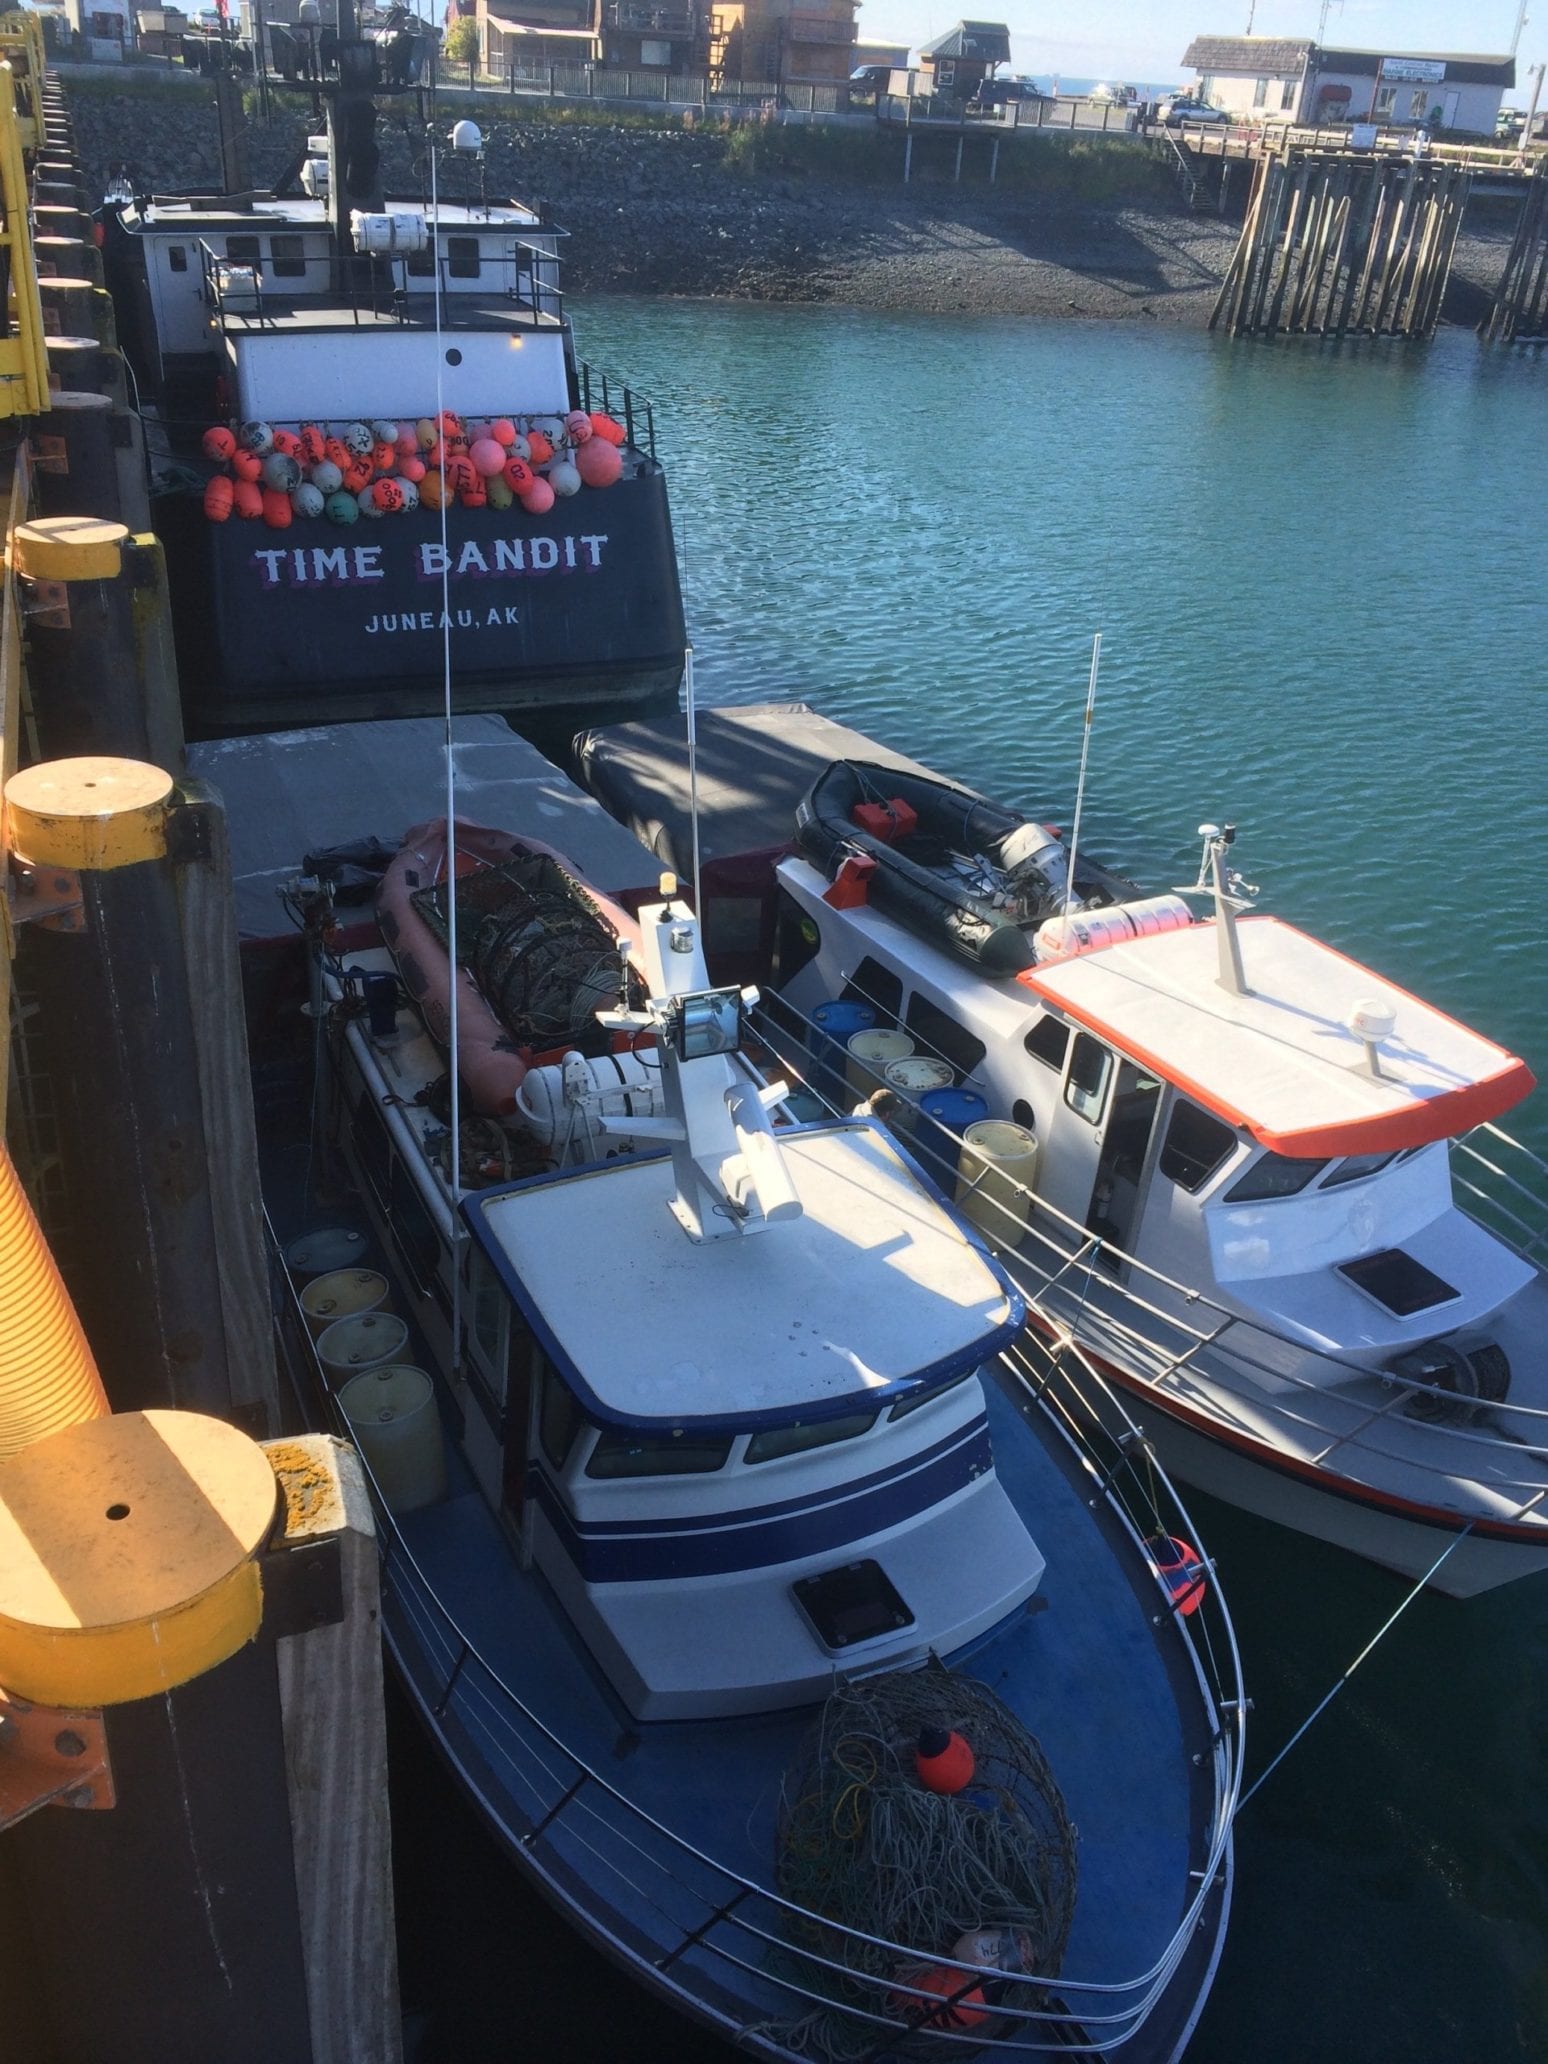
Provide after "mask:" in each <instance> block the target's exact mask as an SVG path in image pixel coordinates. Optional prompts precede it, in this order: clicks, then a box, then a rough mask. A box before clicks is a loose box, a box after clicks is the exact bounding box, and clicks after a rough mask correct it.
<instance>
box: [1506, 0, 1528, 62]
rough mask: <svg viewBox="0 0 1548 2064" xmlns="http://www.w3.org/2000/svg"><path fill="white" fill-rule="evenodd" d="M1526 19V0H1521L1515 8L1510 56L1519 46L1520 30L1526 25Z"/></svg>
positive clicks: (1513, 54)
mask: <svg viewBox="0 0 1548 2064" xmlns="http://www.w3.org/2000/svg"><path fill="white" fill-rule="evenodd" d="M1527 20H1528V16H1527V0H1521V5H1520V6H1519V7H1518V8H1517V9H1516V32H1515V34H1514V35H1513V36H1512V37H1511V39H1510V54H1511V56H1512V57H1514V56H1515V54H1516V52H1517V51H1518V50H1519V49H1520V48H1521V31H1522V30H1523V29H1524V28H1525V27H1526V25H1527Z"/></svg>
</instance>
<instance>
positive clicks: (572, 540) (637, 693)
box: [104, 46, 685, 740]
mask: <svg viewBox="0 0 1548 2064" xmlns="http://www.w3.org/2000/svg"><path fill="white" fill-rule="evenodd" d="M363 47H364V48H366V49H367V50H368V51H369V46H363ZM353 106H354V108H356V109H359V108H362V107H363V108H364V109H365V111H366V118H367V119H368V120H369V119H370V118H371V116H372V112H373V111H372V109H371V106H370V103H369V101H357V102H355V103H354V104H353ZM459 128H461V129H464V130H472V125H471V124H463V125H459ZM476 137H477V132H476V131H473V139H474V140H475V141H476ZM468 141H469V139H468V138H467V137H464V138H463V143H464V144H466V143H467V142H468ZM326 145H327V139H325V138H315V139H313V147H314V148H315V149H317V150H319V151H321V150H324V149H326ZM427 149H429V150H431V151H438V150H439V146H438V145H437V144H435V143H434V142H432V143H431V144H429V145H427ZM338 156H339V154H338V153H337V151H335V153H334V158H335V159H336V160H337V159H338ZM438 163H439V171H440V179H439V182H438V183H437V185H436V187H435V189H434V190H433V191H424V190H422V191H420V192H419V193H417V194H414V195H412V196H408V197H395V198H392V199H391V200H388V199H385V198H383V197H382V196H381V195H380V193H379V192H375V193H371V192H367V193H366V194H365V195H364V196H363V198H352V197H351V194H350V193H349V192H348V190H347V189H346V187H345V181H346V180H347V177H348V172H349V166H348V162H347V161H346V162H343V163H342V169H341V168H340V165H339V164H335V166H334V167H333V169H330V164H329V159H328V158H327V157H323V156H319V157H318V158H316V159H315V160H314V161H313V168H312V177H311V181H310V184H311V185H312V187H313V188H314V189H315V191H314V192H311V193H308V192H305V191H302V190H300V189H299V188H297V189H296V190H294V191H286V192H276V193H273V194H262V193H248V194H236V195H233V194H167V195H158V194H145V195H138V196H136V197H134V198H132V199H129V200H126V201H121V202H118V203H115V204H112V205H110V206H109V207H108V208H107V209H106V210H105V216H104V220H105V233H106V244H105V249H104V264H105V268H106V277H107V280H108V284H109V286H110V287H111V289H112V290H113V293H114V298H115V305H116V308H117V311H118V322H119V330H120V335H121V338H122V342H123V347H124V350H125V353H126V356H127V357H128V359H129V361H130V363H131V364H132V366H133V367H134V370H135V376H136V380H137V383H138V387H139V392H140V394H141V396H142V399H143V401H144V402H145V404H146V405H147V407H148V409H149V410H150V411H151V412H152V414H153V415H154V416H155V417H156V418H157V419H158V421H157V423H156V425H155V426H154V428H153V441H154V440H156V439H159V440H160V448H159V450H158V451H157V452H156V462H157V465H158V467H159V478H160V485H161V487H162V488H163V489H164V492H162V493H161V494H160V495H159V496H158V499H157V502H156V507H155V519H156V529H157V532H158V535H160V536H161V537H162V539H163V540H164V542H165V545H166V549H167V555H168V574H169V580H170V584H171V589H172V599H173V605H174V617H175V623H176V629H177V639H178V669H179V675H180V679H181V682H182V688H183V698H184V709H185V720H186V723H187V726H188V730H189V732H190V735H193V736H211V735H216V734H219V733H223V732H237V731H255V730H260V729H268V728H276V727H283V726H287V725H293V724H296V723H320V722H332V721H335V720H348V719H353V718H361V717H366V718H374V717H381V716H412V715H420V714H426V713H430V712H434V711H438V710H439V709H440V708H441V706H442V701H443V696H444V694H445V679H444V677H445V672H446V668H447V665H448V662H449V664H450V668H451V671H452V675H453V680H454V684H455V685H454V690H453V693H454V699H455V702H456V706H457V707H458V708H460V709H466V710H492V711H497V712H499V713H501V714H503V715H505V716H507V717H508V718H509V719H510V720H511V721H512V722H513V723H516V724H517V725H519V726H521V727H523V728H525V729H527V730H528V731H531V732H534V733H537V732H542V733H544V734H545V735H548V736H551V737H552V738H554V739H556V740H557V739H560V738H562V737H564V736H566V735H567V734H568V731H569V730H571V729H573V727H574V724H575V723H576V722H581V721H595V720H597V719H599V718H606V717H608V716H615V717H616V716H626V715H631V714H635V715H638V714H643V713H646V712H649V711H653V710H663V709H671V708H675V706H676V698H677V686H678V681H679V678H680V676H681V672H682V658H683V647H684V642H685V635H684V628H683V613H682V600H681V595H680V592H679V587H678V578H677V566H676V557H675V548H674V544H673V537H672V525H671V516H670V512H669V508H668V503H667V490H666V478H665V474H664V472H663V469H662V467H661V465H660V463H659V461H658V459H657V457H656V449H655V418H654V412H653V410H652V409H651V407H650V405H649V404H648V403H647V402H645V401H644V400H643V399H642V398H641V397H639V396H638V395H636V394H635V393H634V392H633V390H632V389H630V388H629V387H627V386H626V385H624V384H622V383H619V382H617V381H615V380H611V379H609V378H606V377H605V376H603V375H601V374H599V373H596V372H594V371H593V369H592V368H591V367H590V366H589V365H587V364H585V363H584V362H583V361H582V360H580V359H579V358H578V357H577V355H576V351H575V344H574V338H573V335H572V332H571V328H570V321H569V316H568V313H567V311H566V308H565V304H564V297H563V293H562V290H561V287H560V262H561V256H560V254H561V244H562V239H563V232H562V231H561V230H559V229H558V228H556V227H555V225H554V224H553V223H552V222H550V221H548V220H547V219H546V218H545V217H544V216H543V215H542V214H541V213H540V212H539V211H538V210H536V209H534V208H531V207H528V206H526V205H524V204H522V203H520V202H518V201H499V200H491V199H490V198H489V197H488V196H487V195H486V194H485V193H484V192H482V191H481V190H476V188H475V182H476V181H477V179H478V174H479V172H480V171H481V169H482V166H481V161H477V160H475V159H473V158H470V156H469V155H468V153H467V151H466V150H463V149H460V148H459V149H457V150H452V151H448V152H447V153H446V156H445V159H444V161H440V160H438ZM334 180H337V181H338V182H339V184H338V186H337V187H334V188H333V189H332V191H331V192H330V183H331V182H333V181H334ZM442 418H446V419H447V422H448V425H449V426H450V427H451V429H452V434H451V435H449V436H448V438H447V439H446V447H447V451H448V452H450V450H451V448H452V447H453V446H458V455H457V456H456V457H455V458H454V459H452V461H451V463H452V465H453V467H454V468H455V467H458V466H460V465H461V464H463V463H465V451H464V448H463V447H462V446H460V445H459V443H458V439H459V435H460V432H461V429H462V428H463V426H468V425H477V424H478V423H480V422H482V423H484V424H485V425H487V424H489V423H491V422H493V423H494V424H496V425H497V426H498V425H503V426H505V429H506V430H507V431H508V432H509V435H508V437H506V440H505V452H504V456H505V457H507V458H509V457H516V456H518V455H521V454H523V453H525V452H526V448H527V439H526V436H525V433H527V432H530V431H531V430H532V429H533V428H534V427H535V426H536V425H539V424H541V425H546V426H548V435H547V436H546V437H545V440H544V443H545V446H547V445H553V446H555V447H556V448H557V457H558V460H559V461H560V467H561V468H568V470H559V469H556V468H550V471H549V474H548V478H549V479H550V480H552V481H553V482H555V483H556V487H555V491H553V492H550V491H549V490H548V488H547V487H546V486H544V487H542V488H540V489H539V491H538V493H537V496H536V501H537V502H538V503H544V504H546V506H543V507H534V508H530V509H529V508H528V507H527V506H526V502H525V501H524V500H523V498H522V495H521V494H520V493H517V492H513V491H510V490H508V489H507V487H506V486H505V485H504V484H503V480H502V484H500V485H497V486H496V487H494V488H493V489H491V490H489V492H488V493H487V495H486V492H485V486H484V484H483V481H482V476H479V475H476V474H475V473H473V472H471V471H470V472H469V475H468V479H467V481H466V483H465V488H464V490H462V491H459V490H458V489H457V486H456V480H457V478H458V477H459V476H458V475H457V473H456V472H455V471H454V472H453V476H452V478H453V485H452V487H451V488H450V489H448V490H447V491H446V492H445V494H444V506H441V507H438V506H432V502H431V497H430V493H429V488H428V487H427V488H425V490H424V493H423V498H421V493H420V486H419V483H420V482H422V481H423V479H424V474H425V471H426V461H430V460H431V459H432V441H431V439H430V438H428V437H427V438H426V439H425V440H424V441H423V443H422V444H421V445H420V446H419V447H418V449H417V450H416V446H415V441H414V439H413V431H414V427H415V425H416V424H427V425H434V426H435V427H436V429H437V431H439V426H440V421H441V419H442ZM566 419H572V433H571V434H582V433H584V434H585V435H586V436H589V435H590V426H591V423H592V422H593V421H594V420H597V421H601V422H603V423H604V424H606V425H611V426H613V427H612V428H610V429H609V430H608V432H607V434H608V436H609V437H613V436H614V435H615V434H616V439H617V445H616V448H617V451H618V455H619V465H618V468H617V472H616V477H612V478H609V479H607V480H606V481H605V482H604V483H603V484H602V485H601V486H600V487H598V486H590V485H584V484H583V483H582V481H581V480H580V479H579V478H578V477H572V476H573V471H574V469H573V468H569V467H568V462H569V458H570V453H569V451H568V450H566V448H565V442H564V440H565V435H566V433H565V431H564V428H563V425H564V424H565V422H566ZM575 421H578V424H579V428H578V429H576V428H574V427H573V424H574V422H575ZM228 422H229V423H230V424H231V425H232V426H233V427H234V430H235V432H236V433H237V439H238V440H240V439H242V438H245V437H246V436H247V434H248V433H252V438H251V450H252V453H253V455H254V458H255V464H254V466H253V468H252V469H251V474H244V475H242V476H241V477H240V478H239V480H238V483H237V484H238V485H239V486H240V484H241V479H242V478H251V479H253V480H254V491H253V497H251V498H249V499H248V501H246V502H244V501H243V499H242V498H241V496H240V495H238V496H237V498H236V503H235V510H234V513H233V511H232V501H231V499H230V497H229V495H228V494H226V493H224V492H222V493H221V494H220V495H218V496H217V497H216V498H215V500H214V501H213V503H212V502H211V501H210V499H209V483H210V482H211V481H212V480H216V481H219V480H224V478H225V475H224V473H223V471H222V467H223V466H224V464H225V463H226V455H224V454H223V453H222V451H221V449H220V448H219V446H218V444H217V446H216V447H211V446H210V445H209V444H208V443H207V442H205V441H204V433H205V432H206V430H207V429H210V428H211V427H212V426H213V427H214V429H215V430H217V431H220V430H222V429H223V428H224V426H225V424H227V423H228ZM361 426H364V427H365V429H366V432H367V447H366V451H365V452H364V453H363V454H362V453H353V452H351V453H344V452H334V451H333V450H332V441H334V440H336V439H338V438H340V437H344V438H348V437H350V436H352V435H353V434H354V433H355V432H356V431H358V430H359V429H360V428H361ZM308 427H310V428H312V429H314V430H315V431H316V432H317V433H318V437H319V444H318V449H317V451H316V453H315V455H313V454H311V453H310V451H309V450H308V451H305V452H303V453H302V458H303V459H308V458H312V459H314V463H312V464H308V465H306V466H305V468H304V474H305V477H304V480H303V478H302V473H301V472H299V471H298V472H297V474H296V480H297V481H298V482H301V486H300V491H299V492H297V490H296V488H295V486H291V487H289V488H285V489H283V490H281V489H275V490H271V497H272V498H265V499H263V501H262V504H261V507H260V505H259V502H258V500H257V499H256V497H257V495H258V493H259V489H260V485H261V483H262V482H266V481H267V480H268V478H269V475H268V474H267V473H264V474H263V475H258V471H257V464H256V460H257V459H259V458H265V457H267V456H268V455H269V454H271V452H272V451H273V450H274V449H275V447H274V445H273V442H272V440H273V439H274V438H275V436H276V435H277V436H278V438H279V444H280V446H282V447H284V448H283V449H279V451H278V458H279V460H280V461H281V462H283V461H284V460H285V459H286V458H287V456H289V455H290V447H291V446H292V445H294V444H295V443H296V442H297V439H298V437H299V436H300V435H301V433H304V432H305V431H306V430H307V429H308ZM384 428H385V429H390V430H392V431H393V433H394V439H396V438H397V437H398V435H399V433H400V432H406V433H408V440H409V441H408V445H407V451H408V454H409V457H410V463H409V464H407V465H406V466H402V465H401V464H400V466H399V467H398V468H397V469H396V470H395V469H394V466H393V463H392V452H391V448H390V446H391V442H392V440H389V449H388V454H387V459H386V460H385V461H383V460H382V459H381V458H380V456H378V457H377V460H376V464H375V467H374V469H373V465H372V459H371V452H372V451H373V449H374V450H376V451H377V452H378V454H379V452H380V443H379V442H378V444H377V445H376V446H375V447H373V446H372V445H371V443H370V439H371V436H372V434H373V430H374V434H375V436H376V437H377V439H378V440H380V437H381V432H382V430H383V429H384ZM266 438H267V439H268V440H269V441H268V442H266V441H265V439H266ZM518 439H520V440H521V441H520V442H518V441H517V440H518ZM234 441H235V440H234ZM325 444H326V445H327V446H328V455H327V456H325V454H324V445H325ZM247 450H248V445H247V444H246V443H242V442H238V459H239V461H240V459H241V458H242V457H243V456H245V454H246V452H247ZM434 453H435V457H434V461H433V463H431V464H430V467H429V470H430V471H431V472H432V474H438V473H439V469H440V465H441V459H442V453H441V446H440V442H439V439H437V441H436V442H435V444H434ZM550 456H554V454H550ZM362 457H363V459H364V464H365V471H364V474H363V476H362V481H363V486H364V487H369V486H370V485H372V484H373V483H374V482H375V481H376V480H378V479H380V478H383V477H384V476H386V477H391V478H393V479H394V480H396V481H397V483H398V490H399V491H398V492H397V493H396V494H392V493H386V492H384V494H383V495H382V497H381V499H382V502H383V504H384V506H383V507H381V508H378V506H377V503H376V502H375V501H373V500H370V499H369V498H367V499H365V500H358V498H357V502H358V511H359V512H360V513H361V516H362V520H360V521H359V522H356V520H355V517H354V516H353V515H352V514H351V512H350V511H349V510H348V509H345V508H343V507H342V504H341V503H340V500H339V497H338V495H337V492H336V488H337V484H338V483H337V482H336V481H334V480H333V474H332V473H328V472H327V470H326V469H327V468H329V467H333V472H334V473H338V472H341V471H342V472H343V473H344V474H345V477H346V478H347V479H348V480H350V481H353V479H354V477H355V476H354V475H353V473H350V472H349V471H348V469H349V467H350V465H351V463H352V460H353V459H354V458H362ZM335 459H340V460H342V462H343V463H342V466H335V465H334V460H335ZM523 463H525V460H523ZM540 463H546V461H544V462H540ZM606 470H607V471H609V472H611V468H608V469H606ZM532 471H533V472H535V471H537V464H536V463H535V464H534V466H533V469H532ZM275 477H276V478H277V479H288V478H289V475H288V474H286V473H285V472H284V471H283V466H282V472H281V474H280V475H276V476H275ZM514 477H515V479H516V480H517V482H518V484H519V483H520V481H521V480H522V478H523V477H524V476H523V475H522V474H521V473H520V472H518V473H517V474H516V475H515V476H514ZM599 477H600V475H599ZM525 478H526V480H527V481H528V483H529V484H530V481H531V478H532V473H531V472H529V473H527V474H526V475H525ZM314 479H318V480H323V481H324V485H325V486H327V487H328V492H327V493H326V494H325V493H323V492H321V491H319V492H318V493H317V494H316V497H315V504H314V503H313V501H312V499H311V498H310V484H311V482H312V481H313V480H314ZM405 481H407V482H408V483H409V487H408V488H407V489H406V488H405V487H404V485H403V483H404V482H405ZM434 484H435V482H434V480H432V482H431V483H430V485H431V486H433V485H434ZM528 499H531V496H530V495H529V496H528ZM281 501H283V502H284V504H285V506H284V507H283V508H281V507H280V506H279V503H280V502H281ZM244 514H245V515H247V516H250V517H251V519H252V520H242V519H243V517H244ZM376 517H380V519H381V520H379V521H378V520H372V519H373V518H376Z"/></svg>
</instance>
